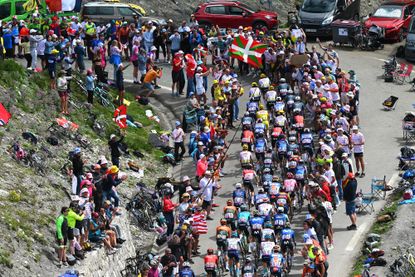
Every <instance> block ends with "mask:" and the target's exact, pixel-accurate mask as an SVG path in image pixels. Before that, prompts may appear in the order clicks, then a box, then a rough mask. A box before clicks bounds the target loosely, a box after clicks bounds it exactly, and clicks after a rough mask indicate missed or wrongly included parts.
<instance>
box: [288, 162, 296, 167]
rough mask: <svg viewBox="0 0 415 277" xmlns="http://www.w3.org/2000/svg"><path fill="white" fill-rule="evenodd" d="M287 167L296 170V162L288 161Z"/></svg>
mask: <svg viewBox="0 0 415 277" xmlns="http://www.w3.org/2000/svg"><path fill="white" fill-rule="evenodd" d="M288 167H289V168H296V167H297V162H296V161H289V162H288Z"/></svg>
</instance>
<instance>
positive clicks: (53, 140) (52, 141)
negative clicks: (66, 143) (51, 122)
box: [46, 136, 59, 146]
mask: <svg viewBox="0 0 415 277" xmlns="http://www.w3.org/2000/svg"><path fill="white" fill-rule="evenodd" d="M46 141H47V142H48V143H49V144H50V145H53V146H56V145H59V140H58V138H57V137H54V136H50V137H48V138H47V139H46Z"/></svg>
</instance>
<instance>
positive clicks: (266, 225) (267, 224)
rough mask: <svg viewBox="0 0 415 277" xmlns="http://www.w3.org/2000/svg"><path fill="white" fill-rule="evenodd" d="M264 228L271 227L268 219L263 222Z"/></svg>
mask: <svg viewBox="0 0 415 277" xmlns="http://www.w3.org/2000/svg"><path fill="white" fill-rule="evenodd" d="M264 228H272V223H271V222H270V221H267V222H265V223H264Z"/></svg>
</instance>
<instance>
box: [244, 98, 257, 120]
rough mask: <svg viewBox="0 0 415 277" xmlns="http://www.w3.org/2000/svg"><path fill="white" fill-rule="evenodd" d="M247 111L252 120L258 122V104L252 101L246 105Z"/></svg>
mask: <svg viewBox="0 0 415 277" xmlns="http://www.w3.org/2000/svg"><path fill="white" fill-rule="evenodd" d="M246 109H247V111H248V113H249V116H250V117H251V118H252V120H256V112H257V111H258V102H255V101H253V100H252V99H251V100H250V102H248V103H247V104H246Z"/></svg>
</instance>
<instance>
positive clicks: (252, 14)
mask: <svg viewBox="0 0 415 277" xmlns="http://www.w3.org/2000/svg"><path fill="white" fill-rule="evenodd" d="M194 15H195V18H196V19H197V21H198V22H199V25H201V26H205V27H208V28H209V27H211V26H216V25H218V26H219V27H220V28H238V27H239V26H243V27H248V26H252V27H253V28H255V29H262V28H264V27H266V28H267V29H274V28H278V14H277V13H275V12H269V11H254V9H252V8H250V7H249V6H247V5H245V4H243V3H241V2H237V1H215V2H209V3H203V4H200V5H199V6H198V7H197V8H196V10H195V12H194Z"/></svg>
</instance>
